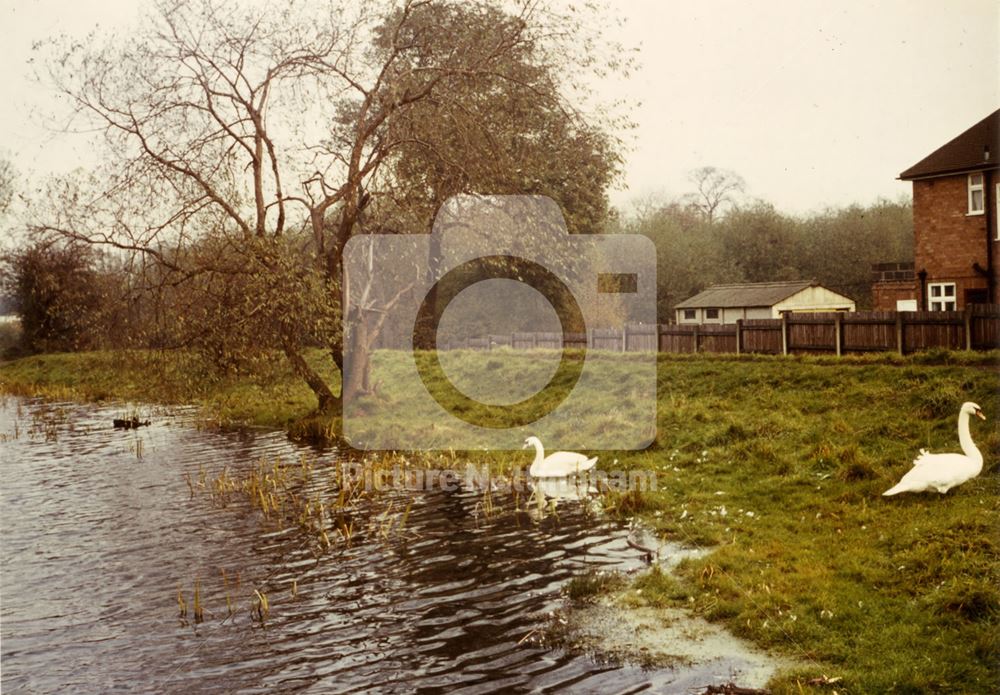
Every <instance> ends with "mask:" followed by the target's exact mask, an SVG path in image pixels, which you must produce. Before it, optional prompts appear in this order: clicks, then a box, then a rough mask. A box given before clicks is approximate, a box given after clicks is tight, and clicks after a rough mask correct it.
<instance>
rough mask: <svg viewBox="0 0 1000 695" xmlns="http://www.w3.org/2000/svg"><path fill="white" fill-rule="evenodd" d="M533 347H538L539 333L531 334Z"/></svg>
mask: <svg viewBox="0 0 1000 695" xmlns="http://www.w3.org/2000/svg"><path fill="white" fill-rule="evenodd" d="M531 347H532V348H536V349H537V348H538V333H532V334H531Z"/></svg>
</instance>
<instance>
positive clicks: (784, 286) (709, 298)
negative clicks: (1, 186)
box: [674, 280, 819, 309]
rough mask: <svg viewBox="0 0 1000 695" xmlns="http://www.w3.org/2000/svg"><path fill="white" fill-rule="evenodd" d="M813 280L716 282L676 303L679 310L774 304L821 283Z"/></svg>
mask: <svg viewBox="0 0 1000 695" xmlns="http://www.w3.org/2000/svg"><path fill="white" fill-rule="evenodd" d="M818 285H819V283H817V282H814V281H812V280H791V281H788V282H744V283H737V284H734V285H712V286H711V287H709V288H707V289H705V290H703V291H701V292H699V293H698V294H696V295H695V296H693V297H691V298H690V299H685V300H684V301H683V302H681V303H680V304H677V305H675V306H674V308H675V309H701V308H711V309H718V308H726V307H744V306H774V305H775V304H777V303H778V302H780V301H781V300H783V299H788V298H789V297H791V296H792V295H793V294H796V293H798V292H801V291H802V290H804V289H806V288H807V287H815V286H818Z"/></svg>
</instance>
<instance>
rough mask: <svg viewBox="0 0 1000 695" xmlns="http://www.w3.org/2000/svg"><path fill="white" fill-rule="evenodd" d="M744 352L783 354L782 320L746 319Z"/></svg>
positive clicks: (744, 323)
mask: <svg viewBox="0 0 1000 695" xmlns="http://www.w3.org/2000/svg"><path fill="white" fill-rule="evenodd" d="M742 332H743V336H742V338H743V352H760V353H764V354H766V355H780V354H781V319H745V320H744V321H743V331H742Z"/></svg>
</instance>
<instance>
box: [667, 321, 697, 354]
mask: <svg viewBox="0 0 1000 695" xmlns="http://www.w3.org/2000/svg"><path fill="white" fill-rule="evenodd" d="M694 351H695V336H694V327H693V326H685V325H666V324H664V325H662V326H660V352H694Z"/></svg>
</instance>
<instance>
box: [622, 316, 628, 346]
mask: <svg viewBox="0 0 1000 695" xmlns="http://www.w3.org/2000/svg"><path fill="white" fill-rule="evenodd" d="M622 352H628V324H627V323H623V324H622Z"/></svg>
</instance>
